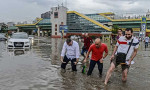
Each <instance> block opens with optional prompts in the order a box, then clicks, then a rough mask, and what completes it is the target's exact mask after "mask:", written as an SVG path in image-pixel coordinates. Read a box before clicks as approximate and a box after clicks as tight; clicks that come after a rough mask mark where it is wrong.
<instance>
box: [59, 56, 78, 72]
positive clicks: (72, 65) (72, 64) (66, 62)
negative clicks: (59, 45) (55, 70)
mask: <svg viewBox="0 0 150 90" xmlns="http://www.w3.org/2000/svg"><path fill="white" fill-rule="evenodd" d="M69 61H71V67H72V71H77V69H76V65H75V63H74V62H76V58H73V59H69V58H67V56H66V55H65V56H64V59H63V62H65V63H62V64H61V68H63V69H66V65H67V64H68V62H69Z"/></svg>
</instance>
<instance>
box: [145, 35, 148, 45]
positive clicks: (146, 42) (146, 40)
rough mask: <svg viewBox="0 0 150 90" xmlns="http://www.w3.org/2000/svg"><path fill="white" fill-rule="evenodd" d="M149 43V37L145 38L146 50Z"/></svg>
mask: <svg viewBox="0 0 150 90" xmlns="http://www.w3.org/2000/svg"><path fill="white" fill-rule="evenodd" d="M148 43H149V37H148V36H146V37H145V48H148Z"/></svg>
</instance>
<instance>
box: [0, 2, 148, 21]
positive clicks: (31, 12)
mask: <svg viewBox="0 0 150 90" xmlns="http://www.w3.org/2000/svg"><path fill="white" fill-rule="evenodd" d="M62 3H63V5H64V6H67V7H68V9H69V11H71V10H74V11H78V12H80V13H86V14H87V13H103V12H114V13H116V14H126V13H127V14H128V13H130V14H134V13H135V14H144V13H146V12H147V11H148V9H150V0H0V22H23V21H33V20H34V19H35V18H36V17H40V15H41V13H44V12H47V11H49V10H50V8H51V7H56V6H58V5H61V4H62Z"/></svg>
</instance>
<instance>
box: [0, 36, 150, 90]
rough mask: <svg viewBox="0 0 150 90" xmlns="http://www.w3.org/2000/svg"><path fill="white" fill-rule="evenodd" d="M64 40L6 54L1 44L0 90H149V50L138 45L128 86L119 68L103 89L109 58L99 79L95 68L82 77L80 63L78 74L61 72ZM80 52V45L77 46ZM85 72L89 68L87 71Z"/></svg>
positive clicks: (42, 41) (36, 42)
mask: <svg viewBox="0 0 150 90" xmlns="http://www.w3.org/2000/svg"><path fill="white" fill-rule="evenodd" d="M64 41H65V40H63V39H51V38H39V39H35V40H34V43H33V45H32V48H31V49H30V50H8V49H7V48H6V42H0V90H149V89H150V86H149V85H150V46H149V48H148V49H147V50H146V51H145V48H144V44H142V43H141V44H140V47H139V51H138V54H137V56H136V57H135V59H134V60H135V64H133V65H132V66H131V67H130V70H129V73H128V81H127V83H122V80H121V69H120V67H118V68H117V69H116V70H115V72H114V73H113V74H112V76H111V78H110V82H109V83H108V85H107V86H104V79H105V75H106V72H107V70H108V68H109V66H110V60H109V58H110V55H111V52H112V49H113V47H111V46H110V44H109V43H107V45H108V47H109V55H108V56H107V57H106V59H105V60H104V68H103V76H102V77H101V78H100V77H99V75H98V68H97V65H96V67H95V69H94V70H93V73H92V75H91V76H87V75H86V74H82V73H81V70H82V65H81V61H82V60H83V57H82V56H81V57H80V62H79V63H78V66H77V70H78V71H77V72H76V73H75V72H72V71H71V66H70V64H68V65H67V67H66V72H65V73H62V72H61V71H60V70H61V69H60V65H61V62H60V53H61V49H62V46H63V42H64ZM79 46H80V49H81V46H82V43H81V42H79ZM87 70H88V68H87Z"/></svg>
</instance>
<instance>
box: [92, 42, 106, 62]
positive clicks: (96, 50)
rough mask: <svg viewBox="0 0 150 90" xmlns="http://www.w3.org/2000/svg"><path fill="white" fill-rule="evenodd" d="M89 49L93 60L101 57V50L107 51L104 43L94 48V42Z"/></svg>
mask: <svg viewBox="0 0 150 90" xmlns="http://www.w3.org/2000/svg"><path fill="white" fill-rule="evenodd" d="M89 51H92V57H91V59H92V60H94V61H99V60H100V59H101V58H102V57H103V52H105V53H108V48H107V45H106V44H104V43H101V47H99V48H96V46H95V44H92V45H91V46H90V48H89Z"/></svg>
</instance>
